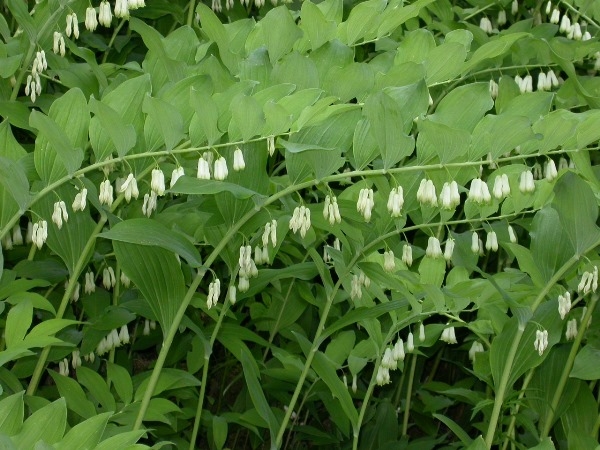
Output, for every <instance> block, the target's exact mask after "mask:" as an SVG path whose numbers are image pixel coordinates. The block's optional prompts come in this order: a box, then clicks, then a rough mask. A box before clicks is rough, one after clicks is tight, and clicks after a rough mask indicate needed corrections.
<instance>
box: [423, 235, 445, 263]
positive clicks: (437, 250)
mask: <svg viewBox="0 0 600 450" xmlns="http://www.w3.org/2000/svg"><path fill="white" fill-rule="evenodd" d="M425 255H426V256H428V257H430V258H434V259H436V258H441V257H442V256H443V253H442V248H441V246H440V241H439V239H438V238H436V237H434V236H430V237H429V239H428V240H427V249H426V250H425Z"/></svg>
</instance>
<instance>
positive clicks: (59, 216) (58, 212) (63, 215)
mask: <svg viewBox="0 0 600 450" xmlns="http://www.w3.org/2000/svg"><path fill="white" fill-rule="evenodd" d="M63 220H64V221H65V222H67V221H68V220H69V213H68V212H67V205H66V204H65V202H63V201H62V200H61V201H58V202H56V203H54V212H53V213H52V222H54V223H55V224H56V226H57V227H58V229H59V230H60V229H61V228H62V226H63Z"/></svg>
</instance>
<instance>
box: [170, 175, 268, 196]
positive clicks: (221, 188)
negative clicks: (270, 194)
mask: <svg viewBox="0 0 600 450" xmlns="http://www.w3.org/2000/svg"><path fill="white" fill-rule="evenodd" d="M168 192H173V193H175V194H190V195H211V194H218V193H220V192H230V193H232V194H233V195H234V197H236V198H238V199H246V198H250V197H254V196H256V197H262V195H261V194H259V193H258V192H255V191H252V190H250V189H247V188H245V187H243V186H240V185H237V184H233V183H228V182H226V181H218V180H199V179H198V178H192V177H181V178H179V179H178V180H177V183H175V186H173V187H172V188H171V189H169V190H168Z"/></svg>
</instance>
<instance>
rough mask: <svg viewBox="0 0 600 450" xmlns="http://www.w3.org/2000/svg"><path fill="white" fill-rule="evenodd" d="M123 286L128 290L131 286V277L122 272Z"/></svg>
mask: <svg viewBox="0 0 600 450" xmlns="http://www.w3.org/2000/svg"><path fill="white" fill-rule="evenodd" d="M121 284H122V285H123V286H125V287H126V288H128V287H129V285H130V284H131V280H130V279H129V277H128V276H127V275H125V272H123V271H121Z"/></svg>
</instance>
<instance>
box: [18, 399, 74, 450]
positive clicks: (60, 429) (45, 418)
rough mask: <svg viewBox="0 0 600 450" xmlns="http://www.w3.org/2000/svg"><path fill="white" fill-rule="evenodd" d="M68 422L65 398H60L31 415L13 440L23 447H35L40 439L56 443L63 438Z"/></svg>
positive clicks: (48, 442)
mask: <svg viewBox="0 0 600 450" xmlns="http://www.w3.org/2000/svg"><path fill="white" fill-rule="evenodd" d="M66 424H67V406H66V402H65V399H64V398H59V399H58V400H56V401H54V402H52V403H50V404H49V405H47V406H44V407H43V408H42V409H39V410H37V411H36V412H34V413H33V414H32V415H31V416H29V418H28V419H27V420H26V421H25V423H24V424H23V428H22V429H21V432H20V433H19V434H18V435H16V436H15V437H14V439H13V440H14V442H15V444H16V445H17V447H18V448H23V449H26V448H27V449H29V448H34V447H35V445H36V443H37V442H38V441H39V440H43V441H44V442H45V443H47V444H55V443H57V442H58V441H60V440H61V439H62V437H63V434H64V432H65V426H66Z"/></svg>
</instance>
